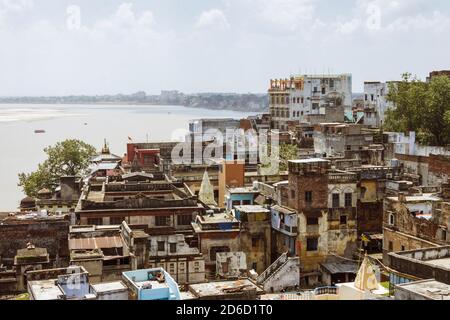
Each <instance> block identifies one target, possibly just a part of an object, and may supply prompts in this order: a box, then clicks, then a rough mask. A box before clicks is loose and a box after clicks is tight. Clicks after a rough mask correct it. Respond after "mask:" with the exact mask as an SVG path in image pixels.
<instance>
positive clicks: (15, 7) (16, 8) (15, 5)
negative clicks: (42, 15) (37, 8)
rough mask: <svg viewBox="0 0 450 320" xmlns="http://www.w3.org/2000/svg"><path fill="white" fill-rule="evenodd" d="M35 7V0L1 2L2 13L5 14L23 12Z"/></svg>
mask: <svg viewBox="0 0 450 320" xmlns="http://www.w3.org/2000/svg"><path fill="white" fill-rule="evenodd" d="M33 6H34V2H33V0H1V1H0V11H3V12H8V11H10V12H21V11H24V10H28V9H32V8H33Z"/></svg>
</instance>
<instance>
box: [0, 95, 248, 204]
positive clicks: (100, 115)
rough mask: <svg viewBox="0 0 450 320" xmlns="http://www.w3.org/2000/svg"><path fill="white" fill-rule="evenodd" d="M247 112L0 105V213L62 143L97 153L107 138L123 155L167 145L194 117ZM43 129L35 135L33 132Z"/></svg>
mask: <svg viewBox="0 0 450 320" xmlns="http://www.w3.org/2000/svg"><path fill="white" fill-rule="evenodd" d="M255 114H256V113H252V112H242V111H239V112H236V111H229V110H221V111H219V110H205V109H196V108H189V107H183V106H168V105H167V106H160V105H148V104H139V105H137V104H131V105H129V104H125V103H122V102H121V103H118V102H114V103H108V104H75V103H74V104H55V103H53V104H30V103H28V104H0V136H1V137H3V138H2V139H0V150H2V157H0V176H1V177H2V181H1V183H0V212H2V211H3V212H5V211H6V212H12V211H15V210H16V208H17V207H18V205H19V202H20V200H21V198H23V197H24V195H23V194H22V192H21V190H20V188H19V187H18V186H17V183H18V178H17V175H18V173H20V172H31V171H33V170H35V169H36V167H37V165H38V163H40V162H42V161H44V160H45V154H44V152H43V149H44V148H45V147H48V146H50V145H54V144H55V143H56V142H58V141H63V140H65V139H80V140H83V141H85V142H87V143H89V144H92V145H93V146H95V147H96V148H98V149H100V148H101V146H102V145H103V140H104V139H107V141H108V143H109V144H110V148H111V152H113V153H115V154H117V155H119V156H123V154H124V153H125V152H126V145H127V143H128V142H129V140H128V137H131V138H132V139H133V141H135V142H145V141H147V139H148V140H149V141H171V140H174V139H177V138H178V139H179V138H180V137H182V136H184V134H185V133H186V132H187V130H188V129H189V121H190V120H192V119H199V118H235V119H240V118H244V117H247V116H249V115H255ZM37 129H38V130H45V133H44V134H35V130H37Z"/></svg>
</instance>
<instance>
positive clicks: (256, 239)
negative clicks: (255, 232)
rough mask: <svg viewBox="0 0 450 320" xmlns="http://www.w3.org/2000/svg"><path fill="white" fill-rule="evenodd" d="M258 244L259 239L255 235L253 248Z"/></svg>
mask: <svg viewBox="0 0 450 320" xmlns="http://www.w3.org/2000/svg"><path fill="white" fill-rule="evenodd" d="M258 245H259V239H258V238H255V237H253V238H252V247H253V248H257V247H258Z"/></svg>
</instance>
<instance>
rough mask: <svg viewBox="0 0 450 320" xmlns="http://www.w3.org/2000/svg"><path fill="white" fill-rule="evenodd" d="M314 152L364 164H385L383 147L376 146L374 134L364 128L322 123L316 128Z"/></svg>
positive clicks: (322, 155)
mask: <svg viewBox="0 0 450 320" xmlns="http://www.w3.org/2000/svg"><path fill="white" fill-rule="evenodd" d="M314 151H315V153H316V154H317V155H320V156H321V157H340V158H344V159H356V160H361V162H362V164H374V165H380V164H384V163H383V158H382V151H383V148H382V146H377V145H375V144H374V138H373V132H371V131H365V130H364V128H363V126H361V125H354V124H340V123H321V124H318V125H316V126H315V131H314Z"/></svg>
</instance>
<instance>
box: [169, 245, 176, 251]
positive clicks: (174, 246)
mask: <svg viewBox="0 0 450 320" xmlns="http://www.w3.org/2000/svg"><path fill="white" fill-rule="evenodd" d="M169 247H170V253H177V244H176V243H170V244H169Z"/></svg>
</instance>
